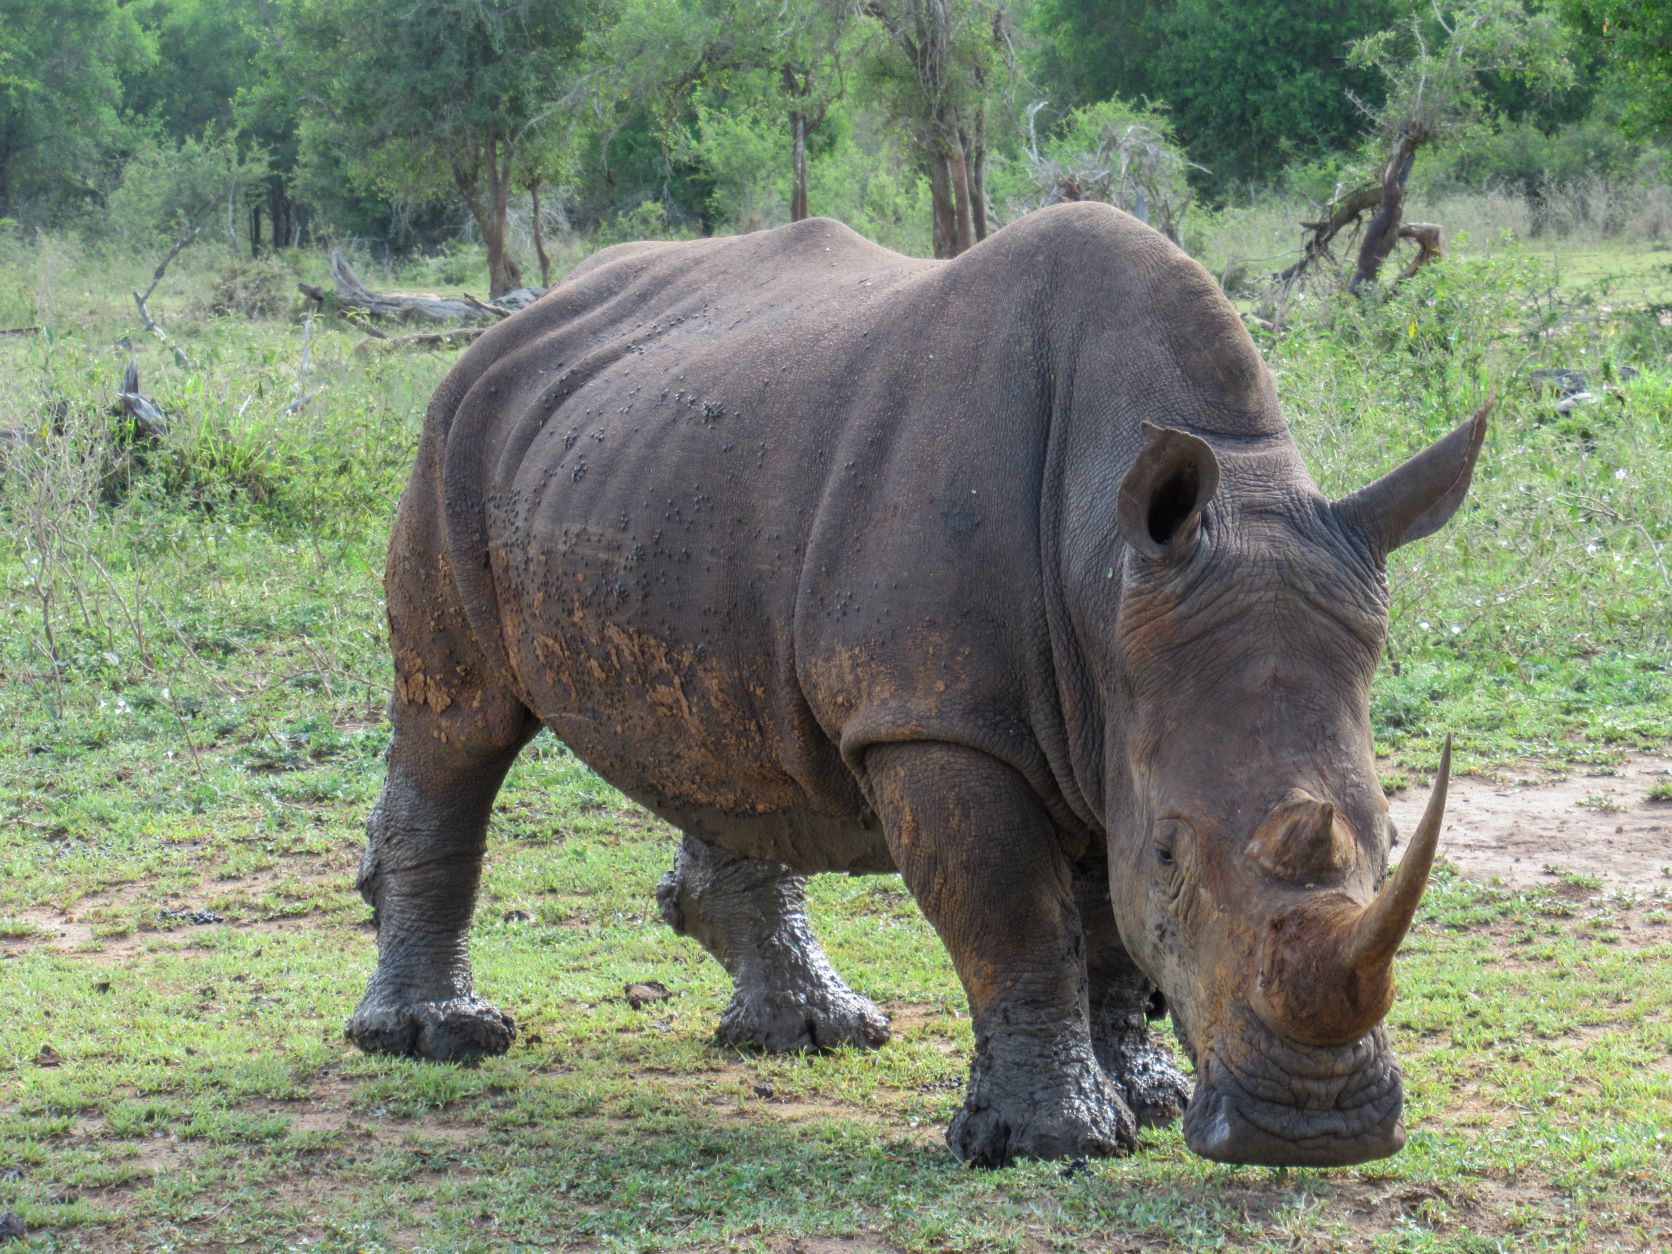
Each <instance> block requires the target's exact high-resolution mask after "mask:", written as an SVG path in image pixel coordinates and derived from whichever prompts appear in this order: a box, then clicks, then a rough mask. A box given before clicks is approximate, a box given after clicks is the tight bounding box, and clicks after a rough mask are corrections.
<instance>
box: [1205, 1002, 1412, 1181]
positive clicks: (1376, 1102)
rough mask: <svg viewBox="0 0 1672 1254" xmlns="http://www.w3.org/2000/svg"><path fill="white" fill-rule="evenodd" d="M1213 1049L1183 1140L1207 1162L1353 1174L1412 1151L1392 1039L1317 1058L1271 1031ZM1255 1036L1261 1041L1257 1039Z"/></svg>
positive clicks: (1320, 1052) (1369, 1040)
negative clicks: (1360, 1166)
mask: <svg viewBox="0 0 1672 1254" xmlns="http://www.w3.org/2000/svg"><path fill="white" fill-rule="evenodd" d="M1239 1035H1240V1036H1241V1037H1242V1038H1243V1039H1242V1040H1239V1041H1238V1042H1237V1045H1238V1046H1239V1048H1237V1049H1236V1050H1235V1051H1234V1052H1232V1051H1231V1050H1217V1049H1213V1048H1208V1049H1204V1050H1203V1051H1202V1052H1201V1055H1200V1057H1199V1058H1198V1059H1197V1070H1196V1091H1195V1093H1194V1094H1192V1096H1191V1099H1190V1105H1189V1106H1187V1107H1186V1108H1185V1112H1184V1139H1185V1143H1186V1144H1187V1145H1189V1146H1190V1148H1191V1150H1193V1151H1194V1152H1195V1153H1197V1154H1200V1155H1201V1156H1202V1157H1204V1158H1210V1159H1213V1160H1214V1161H1215V1162H1223V1163H1247V1164H1251V1165H1259V1166H1267V1167H1346V1166H1350V1165H1352V1164H1353V1163H1362V1162H1367V1161H1369V1160H1370V1159H1373V1158H1385V1157H1387V1156H1388V1155H1389V1154H1392V1153H1395V1152H1397V1151H1398V1149H1399V1147H1400V1146H1402V1145H1404V1144H1405V1125H1404V1122H1403V1121H1402V1120H1401V1118H1400V1115H1401V1113H1402V1111H1403V1109H1404V1104H1405V1093H1404V1085H1403V1083H1402V1081H1401V1079H1400V1076H1399V1069H1398V1067H1397V1066H1395V1065H1394V1062H1393V1054H1392V1051H1391V1050H1390V1049H1389V1048H1388V1043H1387V1036H1386V1035H1385V1034H1384V1033H1383V1031H1382V1029H1381V1028H1379V1027H1378V1028H1376V1029H1375V1030H1374V1031H1372V1032H1370V1033H1369V1034H1368V1035H1366V1036H1362V1037H1360V1038H1359V1039H1358V1040H1356V1041H1354V1042H1353V1043H1352V1044H1350V1045H1343V1046H1340V1047H1337V1048H1314V1047H1311V1046H1306V1045H1298V1044H1295V1043H1293V1042H1289V1041H1283V1040H1281V1039H1279V1038H1277V1037H1276V1036H1273V1035H1271V1034H1270V1033H1268V1032H1265V1031H1264V1030H1262V1029H1257V1028H1256V1029H1254V1030H1253V1031H1252V1032H1245V1033H1240V1034H1239ZM1250 1036H1256V1039H1254V1040H1250V1039H1248V1038H1249V1037H1250Z"/></svg>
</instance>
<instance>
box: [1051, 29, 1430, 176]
mask: <svg viewBox="0 0 1672 1254" xmlns="http://www.w3.org/2000/svg"><path fill="white" fill-rule="evenodd" d="M1399 8H1400V4H1399V0H1334V2H1332V3H1328V4H1296V3H1294V0H1038V2H1037V3H1036V4H1035V5H1034V6H1033V7H1032V9H1031V11H1030V12H1029V13H1028V16H1027V26H1028V29H1029V30H1030V31H1031V32H1032V33H1033V34H1034V36H1035V44H1034V45H1033V47H1032V49H1031V50H1030V52H1029V60H1030V63H1031V65H1032V68H1033V70H1034V77H1035V79H1036V81H1038V82H1040V83H1042V84H1046V85H1049V87H1050V88H1051V91H1052V100H1051V106H1052V110H1053V111H1057V110H1066V109H1069V108H1072V107H1074V106H1078V105H1086V104H1091V103H1093V102H1096V101H1099V100H1105V99H1108V98H1111V97H1120V98H1122V99H1126V100H1143V99H1148V100H1155V101H1165V102H1166V106H1167V111H1168V117H1169V118H1171V119H1172V123H1173V127H1174V129H1175V130H1176V132H1177V134H1178V137H1179V140H1180V142H1182V143H1183V144H1184V146H1185V147H1186V149H1188V150H1189V152H1190V153H1191V155H1192V156H1193V157H1194V158H1195V160H1196V161H1197V162H1199V163H1200V164H1199V165H1198V166H1196V168H1195V170H1194V171H1193V174H1194V178H1195V180H1196V182H1197V183H1198V184H1199V185H1202V186H1206V187H1210V188H1213V189H1215V190H1219V191H1224V190H1225V189H1227V188H1229V187H1231V186H1232V185H1234V184H1236V183H1238V182H1241V181H1246V180H1258V179H1268V178H1270V177H1272V176H1273V175H1275V174H1276V173H1277V172H1278V171H1279V170H1280V169H1281V168H1282V167H1283V166H1284V165H1286V164H1288V163H1289V162H1291V161H1293V160H1295V159H1297V158H1311V157H1319V156H1323V155H1324V154H1327V153H1331V152H1336V151H1339V150H1340V149H1341V148H1344V147H1347V146H1349V145H1350V144H1351V143H1352V142H1353V140H1354V139H1355V138H1356V137H1357V135H1358V133H1359V131H1360V129H1361V127H1362V121H1361V119H1360V117H1359V115H1358V111H1357V109H1356V108H1355V107H1354V105H1353V103H1352V101H1351V100H1350V99H1349V98H1348V92H1349V91H1351V92H1352V93H1353V94H1355V95H1357V96H1358V97H1360V98H1361V99H1370V100H1372V101H1374V100H1376V99H1378V98H1379V96H1378V93H1379V90H1380V85H1379V81H1378V79H1377V78H1376V76H1375V74H1374V73H1372V72H1370V71H1367V70H1363V69H1356V68H1354V67H1352V66H1350V65H1348V63H1347V48H1348V45H1349V44H1350V43H1351V42H1352V41H1353V40H1354V39H1357V38H1359V37H1361V36H1364V35H1368V34H1370V33H1371V32H1373V31H1377V30H1380V29H1382V28H1383V27H1385V26H1387V25H1388V24H1390V23H1391V22H1393V21H1394V20H1395V18H1396V16H1397V13H1398V11H1399ZM1044 120H1045V121H1046V122H1051V121H1054V118H1053V117H1051V116H1050V112H1048V113H1047V116H1046V118H1045V119H1044Z"/></svg>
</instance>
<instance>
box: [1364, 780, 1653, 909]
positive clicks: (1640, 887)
mask: <svg viewBox="0 0 1672 1254" xmlns="http://www.w3.org/2000/svg"><path fill="white" fill-rule="evenodd" d="M1611 770H1612V772H1613V773H1611V774H1597V775H1588V774H1584V773H1583V769H1582V768H1576V770H1575V773H1574V774H1571V775H1567V776H1556V775H1552V774H1550V773H1548V772H1546V773H1542V774H1533V773H1529V772H1525V771H1521V772H1513V773H1510V774H1507V775H1505V776H1502V777H1500V778H1497V779H1480V778H1476V777H1473V776H1470V777H1466V778H1463V779H1453V780H1452V781H1451V795H1450V798H1449V800H1448V802H1447V804H1446V821H1445V827H1444V828H1443V829H1442V831H1441V833H1440V857H1442V858H1444V859H1445V860H1446V861H1447V862H1449V863H1450V864H1451V865H1452V866H1454V867H1456V868H1457V870H1458V872H1459V873H1460V874H1462V875H1466V876H1468V877H1469V878H1470V879H1477V880H1491V879H1498V880H1501V881H1503V882H1504V883H1506V884H1513V885H1516V886H1518V887H1527V886H1530V885H1535V884H1551V883H1554V882H1555V881H1556V880H1557V878H1558V877H1560V876H1563V875H1580V876H1587V877H1590V878H1593V879H1595V880H1596V881H1597V882H1598V883H1599V884H1600V885H1601V887H1602V888H1603V889H1604V890H1610V891H1612V890H1618V889H1629V890H1635V891H1638V892H1645V891H1652V890H1653V889H1656V888H1660V887H1665V888H1668V889H1672V876H1668V875H1667V874H1666V873H1665V871H1663V869H1662V868H1672V804H1669V803H1667V802H1664V801H1650V800H1649V799H1648V794H1649V790H1650V789H1651V788H1653V787H1654V786H1655V784H1656V783H1658V782H1661V781H1664V780H1667V779H1672V758H1664V757H1659V756H1655V755H1649V754H1634V755H1632V756H1631V757H1628V758H1627V759H1626V760H1625V761H1624V762H1623V763H1622V764H1621V765H1620V766H1619V767H1617V768H1611ZM1427 800H1428V789H1427V787H1425V786H1418V787H1414V788H1409V789H1406V790H1405V791H1403V792H1401V793H1399V794H1398V795H1397V796H1395V797H1394V798H1392V800H1390V801H1389V803H1388V807H1389V809H1390V810H1391V811H1392V813H1393V820H1394V822H1395V823H1396V824H1398V826H1399V831H1400V833H1401V839H1402V841H1403V836H1404V834H1408V833H1410V832H1412V831H1414V830H1415V828H1416V825H1417V821H1418V820H1419V819H1420V818H1421V817H1422V808H1423V806H1424V805H1425V804H1426V803H1427Z"/></svg>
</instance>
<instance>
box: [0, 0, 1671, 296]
mask: <svg viewBox="0 0 1672 1254" xmlns="http://www.w3.org/2000/svg"><path fill="white" fill-rule="evenodd" d="M1483 15H1484V20H1483ZM1667 21H1668V18H1667V16H1666V10H1665V6H1663V5H1658V4H1649V3H1638V4H1629V3H1608V2H1605V0H1561V2H1560V3H1554V4H1545V3H1543V0H1448V3H1445V4H1441V5H1438V6H1434V5H1430V4H1427V3H1421V4H1418V3H1416V2H1415V0H1344V2H1343V3H1332V4H1327V5H1292V4H1277V3H1270V2H1268V0H1256V2H1254V3H1251V4H1250V3H1240V4H1231V3H1228V0H950V2H948V3H929V2H928V0H898V2H895V0H871V2H869V3H864V4H857V5H856V4H854V3H851V2H850V0H775V2H773V3H765V2H764V0H763V2H761V3H745V4H722V3H718V2H717V0H562V2H561V3H534V2H533V0H469V2H468V3H462V2H460V0H415V2H412V3H407V2H404V0H403V2H402V3H396V2H395V0H344V2H343V3H324V2H323V0H224V2H222V3H210V2H209V0H127V2H125V3H124V2H122V0H0V218H6V217H9V218H12V219H14V220H17V221H19V222H22V223H24V224H25V225H27V226H29V227H30V228H32V229H39V228H46V227H53V226H74V227H76V228H77V229H80V230H83V231H85V232H87V233H89V234H91V235H98V234H101V233H110V232H114V233H116V234H119V235H121V236H122V237H124V238H134V237H137V236H144V235H147V234H158V235H166V234H169V233H172V232H176V231H177V230H178V229H179V228H180V226H181V219H182V216H183V215H185V216H186V217H190V213H191V211H192V210H194V209H195V208H196V207H197V206H198V205H199V203H200V202H202V201H204V200H205V199H209V200H212V201H214V202H215V203H216V204H220V205H224V206H226V208H227V214H226V216H227V217H229V218H230V219H233V222H232V224H231V226H229V228H228V229H229V230H230V231H231V232H232V233H233V234H234V235H235V236H236V237H237V238H239V239H240V240H242V242H243V245H244V246H245V248H246V249H247V250H253V249H259V248H261V247H272V246H274V245H275V244H281V245H282V244H291V243H298V242H304V241H307V240H309V239H323V238H338V239H340V238H357V239H362V240H366V241H369V242H371V243H372V244H374V245H375V246H376V247H378V248H379V249H380V250H393V251H396V252H409V251H412V250H414V249H421V250H435V249H438V248H442V247H445V246H447V245H448V244H449V242H450V241H455V240H457V239H458V238H459V237H460V235H461V233H462V234H463V235H464V236H465V237H466V238H470V239H474V240H478V241H481V242H482V243H484V244H485V245H486V246H487V249H488V253H489V264H490V270H491V274H490V281H491V284H492V286H494V287H495V288H496V289H497V288H502V287H504V286H506V285H507V284H509V283H511V282H513V281H514V280H516V279H518V278H520V272H521V271H525V270H528V269H529V268H530V267H531V265H532V264H533V263H534V262H535V261H536V260H542V259H541V258H539V256H538V254H540V253H541V252H543V251H544V246H545V241H546V240H548V239H552V238H555V237H558V236H564V235H567V234H570V233H578V234H580V235H582V236H585V237H590V238H626V237H628V236H630V235H635V234H640V235H642V234H669V233H674V234H680V233H709V232H714V231H727V230H747V229H754V228H757V227H760V226H765V225H771V224H774V223H776V222H781V221H784V220H786V219H788V218H790V217H792V216H798V215H801V214H803V213H806V212H812V213H826V214H831V215H834V216H837V217H840V218H842V219H844V220H846V221H849V222H850V223H851V224H853V225H854V226H856V227H857V228H858V229H860V230H862V231H866V232H867V233H870V234H873V235H874V236H876V237H878V238H879V239H881V240H882V241H883V242H885V243H888V244H890V245H893V246H895V247H899V248H904V249H906V250H908V251H913V252H924V253H926V252H929V251H931V249H932V248H933V249H935V250H938V251H942V252H951V251H956V250H957V249H958V248H960V247H963V246H967V242H969V241H973V240H975V239H979V238H981V236H982V235H983V234H984V232H985V231H987V230H990V229H993V228H996V227H997V226H1000V225H1002V224H1003V223H1004V222H1006V221H1008V220H1010V218H1012V217H1014V216H1015V215H1016V214H1017V213H1020V212H1024V211H1026V210H1027V209H1029V208H1032V207H1034V206H1036V205H1037V204H1038V203H1039V201H1040V199H1041V198H1042V197H1044V196H1045V195H1048V194H1050V192H1051V190H1052V188H1053V187H1055V186H1056V184H1053V183H1052V182H1051V179H1052V178H1053V177H1054V176H1056V175H1058V174H1060V173H1061V172H1062V170H1063V169H1066V168H1069V167H1072V168H1074V169H1076V170H1078V172H1079V174H1080V175H1083V176H1087V177H1086V178H1082V179H1080V181H1081V182H1085V181H1088V179H1089V181H1090V182H1091V183H1093V184H1096V185H1097V186H1099V187H1114V186H1116V185H1118V184H1120V183H1121V181H1122V180H1121V179H1119V178H1109V177H1105V176H1107V175H1108V174H1110V173H1111V168H1110V167H1108V166H1107V165H1104V166H1102V167H1100V166H1099V162H1100V161H1103V160H1105V159H1107V158H1108V157H1109V155H1110V154H1111V153H1115V152H1116V149H1115V148H1111V147H1109V146H1108V145H1104V148H1103V150H1102V153H1101V156H1100V153H1099V149H1098V148H1096V147H1092V148H1082V149H1080V150H1079V151H1078V152H1076V153H1074V154H1065V153H1064V152H1063V151H1062V149H1063V145H1064V143H1065V142H1068V139H1069V135H1070V133H1071V132H1073V131H1074V128H1075V126H1076V125H1077V124H1076V123H1074V122H1072V121H1071V120H1070V119H1071V115H1074V114H1075V111H1076V110H1083V109H1085V108H1089V107H1092V106H1108V107H1110V108H1113V109H1115V110H1117V111H1125V112H1132V111H1134V110H1136V111H1139V112H1144V113H1146V114H1147V115H1148V116H1150V117H1152V118H1157V117H1164V118H1165V119H1166V125H1165V126H1164V127H1159V128H1157V127H1153V126H1152V127H1151V130H1153V131H1154V132H1155V135H1156V136H1157V137H1158V138H1164V139H1165V141H1166V145H1167V151H1168V153H1169V154H1170V155H1169V157H1168V160H1167V162H1166V164H1168V165H1169V167H1170V168H1173V169H1177V170H1185V171H1187V172H1188V178H1189V180H1190V183H1191V185H1192V188H1193V203H1194V204H1195V205H1197V206H1198V207H1199V206H1203V205H1218V204H1226V203H1231V202H1235V201H1239V200H1244V199H1247V198H1248V197H1249V195H1250V194H1257V193H1259V192H1260V190H1261V189H1263V188H1267V187H1270V186H1273V185H1287V186H1291V187H1295V186H1299V184H1297V183H1296V182H1295V179H1296V171H1312V172H1313V174H1314V175H1316V177H1314V178H1312V180H1311V182H1312V183H1313V184H1316V185H1319V188H1320V190H1319V192H1316V193H1311V194H1314V195H1320V194H1321V195H1325V196H1327V194H1328V187H1329V186H1345V185H1348V184H1350V183H1351V182H1353V181H1355V180H1360V179H1363V178H1365V177H1367V176H1369V175H1372V174H1373V173H1374V171H1375V168H1376V163H1377V162H1378V161H1380V160H1382V159H1383V158H1382V156H1381V155H1380V152H1379V149H1378V147H1377V145H1378V143H1379V142H1381V141H1379V140H1378V139H1377V136H1378V133H1379V132H1380V133H1382V134H1384V135H1385V133H1386V132H1387V131H1388V129H1389V126H1390V123H1391V120H1393V119H1394V118H1395V116H1396V115H1398V114H1401V113H1406V112H1408V111H1409V109H1408V106H1410V104H1411V101H1412V92H1411V85H1412V84H1413V83H1421V84H1424V85H1425V87H1424V90H1425V91H1426V92H1427V95H1428V97H1429V98H1430V100H1436V99H1438V97H1440V96H1443V97H1444V98H1443V99H1438V105H1437V107H1438V109H1439V111H1440V112H1443V113H1444V114H1445V115H1446V116H1447V117H1448V118H1451V119H1455V120H1458V121H1465V122H1468V123H1469V125H1468V126H1466V127H1462V128H1458V127H1456V126H1455V125H1448V128H1447V136H1446V141H1445V145H1444V148H1443V150H1436V151H1435V152H1434V153H1433V154H1432V155H1430V154H1426V153H1425V154H1424V156H1423V158H1422V161H1423V168H1424V169H1426V170H1428V171H1430V173H1432V174H1433V175H1434V176H1437V177H1450V178H1453V179H1454V180H1469V181H1472V182H1475V183H1479V182H1480V181H1481V180H1483V179H1485V180H1497V181H1506V182H1512V183H1514V184H1515V185H1516V186H1517V188H1518V189H1519V191H1520V192H1521V194H1523V195H1525V196H1529V197H1533V198H1537V197H1538V196H1540V195H1542V194H1543V193H1544V191H1545V190H1546V189H1547V188H1550V187H1557V186H1561V185H1566V184H1570V183H1572V182H1574V181H1576V180H1583V179H1585V178H1588V177H1592V176H1595V175H1598V174H1600V175H1602V176H1604V177H1607V178H1610V179H1622V180H1631V179H1636V180H1642V179H1644V178H1649V179H1663V178H1664V174H1663V170H1664V164H1663V160H1662V156H1661V154H1662V153H1663V151H1664V147H1665V145H1666V142H1667V140H1668V138H1669V137H1672V88H1669V87H1668V82H1669V74H1672V68H1669V63H1668V61H1667V54H1666V52H1665V49H1666V48H1667V47H1669V46H1672V31H1669V29H1668V28H1667V26H1666V23H1667ZM1460 31H1461V32H1466V33H1467V34H1468V37H1467V38H1453V37H1452V36H1451V35H1449V34H1448V32H1460ZM1506 32H1508V33H1509V34H1510V35H1513V36H1514V37H1513V38H1507V37H1506ZM1453 47H1455V48H1457V49H1460V50H1461V58H1460V59H1451V60H1448V55H1447V53H1448V49H1449V48H1453ZM1434 70H1439V71H1440V73H1439V74H1438V75H1436V74H1434V73H1431V71H1434ZM1437 86H1438V87H1443V88H1444V91H1443V92H1436V87H1437ZM1146 125H1148V124H1146ZM1129 147H1130V145H1129ZM229 149H230V150H232V151H229ZM1046 150H1049V156H1048V157H1046ZM210 152H212V153H215V154H217V160H218V161H219V162H220V164H221V166H222V167H223V168H222V169H221V171H220V174H219V178H218V183H217V181H216V180H214V179H210V180H208V182H207V183H206V182H205V178H204V176H203V174H202V173H201V172H202V171H203V169H204V166H205V163H204V160H203V154H204V153H210ZM1042 157H1044V158H1045V160H1046V163H1047V164H1048V165H1050V166H1051V168H1044V167H1043V166H1042V165H1041V158H1042ZM174 161H177V162H179V163H180V165H181V166H182V167H183V168H187V169H190V170H192V171H197V172H198V173H193V174H191V175H190V176H189V178H188V179H187V180H186V181H187V182H188V183H189V184H190V185H191V186H190V187H189V188H182V189H180V190H179V191H177V192H175V193H174V194H173V196H172V198H171V197H169V196H163V195H159V194H158V192H157V191H156V189H155V187H154V184H155V183H156V180H157V171H158V170H159V169H161V168H165V167H167V165H168V164H169V163H170V162H174ZM1117 165H1118V157H1117ZM1419 175H1420V172H1419ZM1305 177H1306V176H1304V175H1303V176H1302V180H1303V182H1304V181H1305ZM132 180H137V181H138V182H139V183H140V184H141V185H142V186H141V187H140V188H139V189H137V190H130V191H128V192H126V193H124V192H123V188H124V186H125V184H127V183H128V182H130V181H132ZM1326 180H1327V183H1326ZM1147 202H1148V199H1147V198H1146V202H1145V203H1146V204H1147ZM1119 203H1122V204H1123V207H1126V208H1133V207H1135V204H1136V202H1135V201H1134V200H1133V199H1130V198H1129V199H1127V200H1124V201H1120V202H1119ZM204 214H205V215H207V211H206V210H205V211H204ZM204 220H205V221H207V216H205V217H204ZM536 228H539V229H538V230H537V229H536Z"/></svg>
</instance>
